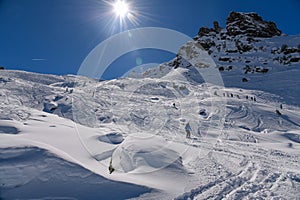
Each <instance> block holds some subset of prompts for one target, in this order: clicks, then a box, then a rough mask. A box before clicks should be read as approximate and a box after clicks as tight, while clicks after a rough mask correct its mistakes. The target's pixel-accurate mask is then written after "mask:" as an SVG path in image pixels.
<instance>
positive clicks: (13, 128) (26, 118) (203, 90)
mask: <svg viewBox="0 0 300 200" xmlns="http://www.w3.org/2000/svg"><path fill="white" fill-rule="evenodd" d="M237 16H239V15H237ZM249 16H250V17H251V16H252V15H249ZM231 17H232V18H233V19H235V15H233V16H231ZM252 17H254V18H255V19H256V21H257V20H258V21H260V19H259V18H257V16H252ZM245 19H246V20H248V19H249V17H245ZM251 19H252V18H251ZM229 21H230V20H229ZM250 22H253V20H250ZM232 23H233V22H232V21H230V24H232ZM262 24H263V26H262V30H261V31H264V30H265V29H264V28H263V27H268V26H270V24H266V23H262ZM271 26H272V25H271ZM215 29H216V31H218V33H217V32H216V33H215V34H212V36H211V37H210V36H207V35H203V36H200V35H199V38H196V40H197V41H201V40H203V39H204V38H205V37H207V38H212V39H213V40H214V41H219V42H220V44H222V45H223V42H224V41H225V40H223V39H222V38H220V39H219V40H218V39H217V38H218V37H222V36H221V35H222V31H224V30H222V29H219V28H218V26H216V27H215ZM242 30H243V29H242ZM239 32H241V31H239ZM211 33H212V31H211V30H209V31H208V33H206V34H211ZM237 33H238V32H237ZM226 34H227V33H226ZM251 34H252V33H251ZM266 34H276V35H278V34H279V32H278V31H276V29H274V32H271V33H269V32H266V33H263V35H266ZM243 35H245V33H244V32H243ZM226 37H227V36H226ZM228 37H229V36H228ZM230 37H231V39H227V40H226V48H227V50H228V46H230V45H229V44H235V42H234V40H235V39H236V37H240V39H239V40H238V41H239V42H246V41H247V38H246V39H245V40H244V39H243V38H244V37H249V35H246V36H242V35H241V34H240V33H239V34H237V35H234V36H230ZM251 37H253V36H251ZM285 38H290V40H289V41H290V42H291V43H288V46H289V47H290V46H292V44H293V45H294V44H295V43H296V42H295V41H297V38H298V36H281V37H277V36H276V37H272V38H264V39H263V38H258V39H257V38H256V39H255V40H259V41H255V42H253V43H252V44H251V45H253V48H252V50H247V52H243V53H239V52H235V50H234V49H233V51H232V52H231V53H229V52H227V53H228V55H226V53H224V51H226V49H225V48H224V49H223V50H222V51H221V50H220V52H218V50H216V51H215V48H216V49H218V45H219V43H216V45H215V46H211V47H209V49H208V50H212V52H211V55H212V57H213V58H215V61H216V63H217V66H218V68H219V69H220V67H224V70H222V68H221V69H220V72H221V74H222V77H223V79H224V82H225V85H226V86H227V87H226V88H224V87H222V86H220V85H212V84H207V83H202V82H201V81H202V78H201V77H198V76H197V74H195V68H194V67H193V66H189V64H188V63H189V62H187V61H184V60H182V59H181V58H180V57H177V58H175V59H174V60H173V61H171V62H169V63H166V64H163V65H161V66H160V68H158V69H152V70H150V71H148V72H147V73H146V74H145V76H144V78H143V79H134V78H124V79H118V80H110V81H102V82H99V81H97V80H93V79H89V78H86V77H79V76H70V75H69V76H54V75H42V74H35V73H29V72H21V71H6V70H1V71H0V113H1V114H0V198H1V199H130V198H131V199H299V196H300V170H299V169H300V168H299V167H300V164H299V163H300V106H299V101H298V100H299V92H297V91H298V90H299V89H298V87H296V86H299V80H298V78H297V76H296V75H297V74H298V73H300V69H299V64H298V62H295V63H294V62H292V63H291V65H290V66H286V65H288V64H284V62H285V61H283V62H282V63H280V62H281V61H278V62H277V61H276V60H273V57H272V56H273V54H269V53H268V51H269V50H270V51H274V52H275V53H274V57H280V56H284V55H289V53H288V54H285V53H284V52H285V51H294V50H287V49H291V48H289V47H288V48H283V50H282V48H281V47H280V48H279V46H281V44H282V43H287V41H286V40H285ZM293 40H294V41H293ZM187 45H189V44H187ZM222 45H221V47H220V48H223V46H222ZM259 45H261V46H263V48H262V50H261V49H260V48H256V47H257V46H259ZM268 45H269V46H268ZM204 46H205V45H204ZM276 46H277V47H278V48H277V49H276ZM235 47H236V46H235ZM233 48H234V47H233ZM249 49H250V48H249ZM264 49H265V50H264ZM264 51H265V53H263V52H264ZM255 55H257V56H255ZM291 55H292V57H293V58H294V57H297V55H298V54H297V52H294V53H291ZM224 56H228V58H227V57H226V58H224V59H223V57H224ZM239 57H240V58H239ZM219 58H221V60H219ZM261 59H263V62H264V61H265V60H267V61H266V62H267V64H266V65H262V67H261V69H259V70H258V69H256V68H253V67H252V66H250V69H249V70H250V71H249V70H248V68H246V69H243V68H244V65H245V64H246V63H250V64H251V63H255V65H258V64H259V63H260V62H261ZM289 59H290V58H289ZM226 60H227V61H226ZM230 60H232V61H231V62H230ZM248 60H250V62H248ZM279 60H280V59H279ZM246 61H247V62H246ZM191 62H192V61H191ZM244 62H245V63H244ZM229 63H230V65H232V68H231V67H229V66H227V65H229ZM250 64H249V65H250ZM253 65H254V64H253ZM174 68H175V69H174ZM264 68H268V69H269V70H268V71H267V72H266V70H264ZM253 69H254V70H253ZM245 70H246V71H247V73H245ZM287 77H289V79H287ZM243 78H246V79H247V80H248V82H246V81H245V82H242V79H243ZM228 86H230V87H228ZM187 123H189V124H190V126H191V128H192V136H191V138H186V133H185V125H186V124H187ZM109 169H111V170H112V169H113V172H112V173H110V171H109Z"/></svg>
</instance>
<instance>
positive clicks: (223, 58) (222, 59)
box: [219, 57, 230, 62]
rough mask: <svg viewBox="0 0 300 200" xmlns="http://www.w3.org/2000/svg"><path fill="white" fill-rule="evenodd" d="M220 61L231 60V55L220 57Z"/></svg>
mask: <svg viewBox="0 0 300 200" xmlns="http://www.w3.org/2000/svg"><path fill="white" fill-rule="evenodd" d="M219 61H223V62H228V61H230V58H229V57H220V58H219Z"/></svg>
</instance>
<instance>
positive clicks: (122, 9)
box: [113, 0, 129, 18]
mask: <svg viewBox="0 0 300 200" xmlns="http://www.w3.org/2000/svg"><path fill="white" fill-rule="evenodd" d="M113 6H114V12H115V14H116V15H117V16H119V17H121V18H123V17H125V16H126V15H127V13H128V12H129V7H128V5H127V4H126V2H125V1H122V0H118V1H116V2H115V4H114V5H113Z"/></svg>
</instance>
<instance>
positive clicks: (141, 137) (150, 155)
mask: <svg viewBox="0 0 300 200" xmlns="http://www.w3.org/2000/svg"><path fill="white" fill-rule="evenodd" d="M112 165H113V167H114V168H115V169H116V170H117V171H120V172H133V173H145V172H153V171H157V170H160V169H162V168H175V169H182V168H183V165H182V160H181V156H180V155H179V153H178V152H176V151H174V150H173V149H171V148H169V147H168V142H167V141H165V140H164V139H163V138H161V137H158V136H154V135H150V134H132V135H130V136H128V137H127V138H126V139H125V140H124V142H123V143H122V144H121V145H120V146H119V147H118V148H117V149H116V150H115V152H114V153H113V155H112Z"/></svg>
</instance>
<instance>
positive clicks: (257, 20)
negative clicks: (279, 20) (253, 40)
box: [226, 12, 282, 38]
mask: <svg viewBox="0 0 300 200" xmlns="http://www.w3.org/2000/svg"><path fill="white" fill-rule="evenodd" d="M226 30H227V34H228V35H231V36H236V35H245V36H253V37H262V38H269V37H273V36H279V35H281V33H282V32H281V31H280V30H279V29H278V28H277V26H276V24H275V23H274V22H269V21H265V20H263V19H262V17H261V16H259V15H258V14H256V13H240V12H231V13H230V15H229V17H228V18H227V21H226Z"/></svg>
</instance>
